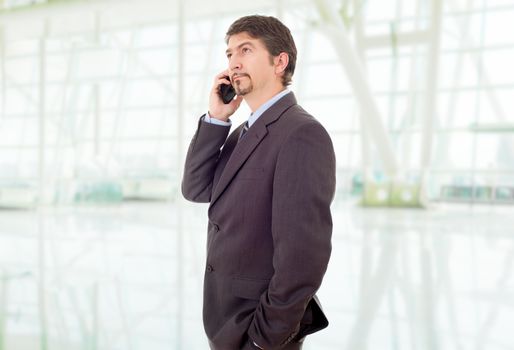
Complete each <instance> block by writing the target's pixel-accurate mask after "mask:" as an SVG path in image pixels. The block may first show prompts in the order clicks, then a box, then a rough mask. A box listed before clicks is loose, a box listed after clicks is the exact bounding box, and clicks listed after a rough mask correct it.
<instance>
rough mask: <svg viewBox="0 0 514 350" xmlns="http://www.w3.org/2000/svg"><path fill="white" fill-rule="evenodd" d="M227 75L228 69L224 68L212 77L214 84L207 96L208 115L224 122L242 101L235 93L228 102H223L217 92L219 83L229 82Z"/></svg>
mask: <svg viewBox="0 0 514 350" xmlns="http://www.w3.org/2000/svg"><path fill="white" fill-rule="evenodd" d="M227 77H228V70H224V71H223V72H221V73H219V74H218V75H216V77H215V78H214V85H213V86H212V89H211V95H210V97H209V115H210V116H211V118H216V119H219V120H223V121H224V122H226V121H227V120H228V118H229V117H230V116H231V115H232V114H234V112H235V111H237V109H238V108H239V105H241V102H242V101H243V98H242V97H241V96H237V95H236V97H235V98H234V99H233V100H232V101H231V102H230V103H227V104H224V103H223V100H222V99H221V96H220V94H219V86H220V84H230V80H229V78H227Z"/></svg>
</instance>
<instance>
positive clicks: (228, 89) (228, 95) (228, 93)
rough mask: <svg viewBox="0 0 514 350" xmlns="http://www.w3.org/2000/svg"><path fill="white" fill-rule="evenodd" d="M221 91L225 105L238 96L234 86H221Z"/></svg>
mask: <svg viewBox="0 0 514 350" xmlns="http://www.w3.org/2000/svg"><path fill="white" fill-rule="evenodd" d="M227 79H228V80H230V78H229V77H227ZM219 89H220V90H219V91H220V96H221V99H222V101H223V103H224V104H228V103H230V102H231V101H232V100H233V99H234V96H236V90H234V87H233V86H232V85H227V84H220V87H219Z"/></svg>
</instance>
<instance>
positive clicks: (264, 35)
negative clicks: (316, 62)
mask: <svg viewBox="0 0 514 350" xmlns="http://www.w3.org/2000/svg"><path fill="white" fill-rule="evenodd" d="M243 32H246V33H248V35H250V36H251V37H252V38H254V39H260V40H262V42H263V43H264V46H265V47H266V49H267V50H268V52H269V53H270V55H271V56H272V57H276V56H278V55H279V54H280V53H281V52H285V53H287V55H288V56H289V63H288V64H287V67H286V69H285V71H284V75H283V76H282V85H284V86H287V85H289V84H291V78H292V77H293V74H294V69H295V66H296V45H295V43H294V40H293V36H292V35H291V32H290V31H289V28H287V27H286V26H285V25H284V24H283V23H282V22H280V21H279V20H278V19H277V18H275V17H272V16H258V15H254V16H245V17H241V18H239V19H238V20H236V21H235V22H234V23H232V25H231V26H230V28H229V29H228V31H227V35H226V37H225V42H226V43H227V44H228V40H229V39H230V37H231V36H232V35H235V34H239V33H243ZM272 57H271V61H273V59H272Z"/></svg>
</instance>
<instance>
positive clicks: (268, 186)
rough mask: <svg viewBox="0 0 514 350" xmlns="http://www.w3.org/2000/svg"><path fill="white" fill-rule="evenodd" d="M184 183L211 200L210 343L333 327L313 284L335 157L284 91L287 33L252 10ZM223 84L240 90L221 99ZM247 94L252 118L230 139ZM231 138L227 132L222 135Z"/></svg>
mask: <svg viewBox="0 0 514 350" xmlns="http://www.w3.org/2000/svg"><path fill="white" fill-rule="evenodd" d="M226 42H227V51H226V54H227V59H228V69H227V70H225V71H223V72H221V73H220V74H218V75H217V76H216V78H215V79H214V84H213V87H212V90H211V92H210V101H209V111H208V113H206V114H205V115H204V116H202V117H201V118H200V120H199V122H198V129H197V131H196V134H195V135H194V137H193V140H192V141H191V144H190V146H189V150H188V153H187V158H186V162H185V169H184V176H183V180H182V193H183V195H184V197H185V198H186V199H188V200H190V201H194V202H210V206H209V211H208V216H209V223H208V236H207V262H206V272H205V277H204V309H203V316H204V317H203V318H204V326H205V331H206V333H207V336H208V338H209V344H210V347H211V349H215V350H236V349H266V350H268V349H301V347H302V342H303V340H304V338H305V336H306V335H308V334H311V333H313V332H316V331H318V330H320V329H322V328H325V327H326V326H327V325H328V321H327V319H326V318H325V315H324V314H323V312H322V310H321V308H320V306H319V303H318V299H317V298H316V296H315V293H316V291H317V290H318V288H319V286H320V285H321V281H322V279H323V275H324V274H325V271H326V268H327V264H328V260H329V258H330V252H331V243H330V239H331V234H332V218H331V213H330V203H331V201H332V199H333V195H334V190H335V155H334V150H333V146H332V142H331V140H330V137H329V135H328V134H327V132H326V131H325V129H324V128H323V127H322V126H321V124H319V122H317V121H316V120H315V119H314V118H313V117H312V116H311V115H309V114H308V113H307V112H306V111H304V110H303V109H302V108H301V107H300V106H299V105H298V104H297V103H296V99H295V96H294V95H293V93H292V92H290V91H289V90H288V89H287V85H289V84H290V82H291V77H292V76H293V73H294V69H295V63H296V47H295V44H294V41H293V38H292V36H291V33H290V31H289V29H288V28H287V27H286V26H284V25H283V24H282V23H281V22H280V21H279V20H278V19H276V18H274V17H265V16H247V17H242V18H240V19H238V20H237V21H235V22H234V23H233V24H232V25H231V27H230V28H229V30H228V32H227V36H226ZM221 84H227V85H228V84H232V85H233V86H234V88H235V92H236V94H237V96H236V97H235V98H234V99H233V100H232V101H231V102H230V103H228V104H224V103H223V101H222V99H221V97H220V93H219V87H220V85H221ZM242 100H245V102H246V103H247V104H248V105H249V107H250V109H251V111H252V114H251V115H250V116H249V118H248V121H247V122H246V123H244V124H242V125H240V126H239V127H238V128H236V129H235V131H234V132H232V133H231V134H230V135H229V130H230V127H231V122H230V120H229V117H230V116H231V115H232V114H233V113H234V112H235V111H236V110H237V109H238V107H239V106H240V104H241V102H242ZM227 136H228V138H227Z"/></svg>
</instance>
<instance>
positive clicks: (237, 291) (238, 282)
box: [232, 277, 270, 300]
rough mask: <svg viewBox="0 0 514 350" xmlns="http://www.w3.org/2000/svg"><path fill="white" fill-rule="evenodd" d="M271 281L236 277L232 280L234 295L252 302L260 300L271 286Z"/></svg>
mask: <svg viewBox="0 0 514 350" xmlns="http://www.w3.org/2000/svg"><path fill="white" fill-rule="evenodd" d="M269 282H270V280H266V279H262V280H261V279H253V278H244V277H234V278H233V279H232V295H234V296H236V297H238V298H243V299H251V300H259V299H260V297H261V295H262V293H264V292H265V291H266V290H267V289H268V286H269Z"/></svg>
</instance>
